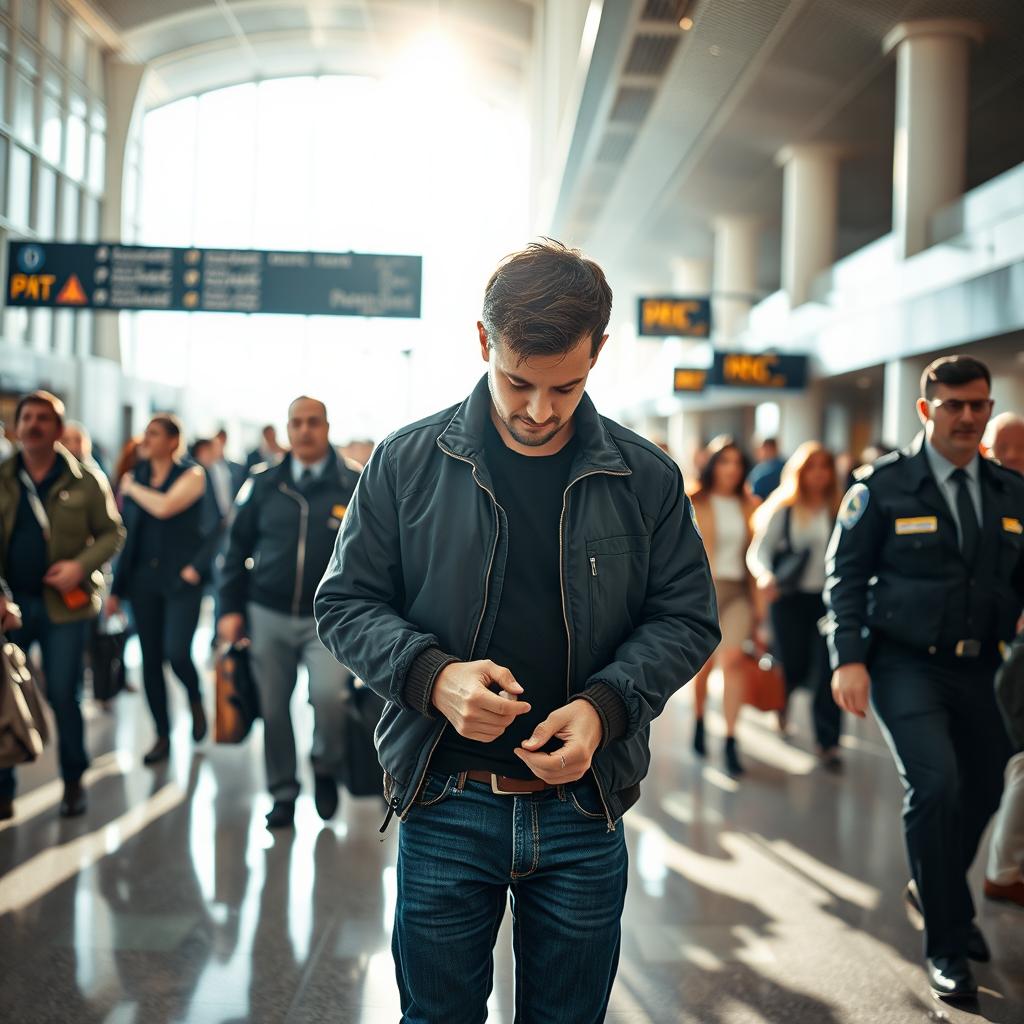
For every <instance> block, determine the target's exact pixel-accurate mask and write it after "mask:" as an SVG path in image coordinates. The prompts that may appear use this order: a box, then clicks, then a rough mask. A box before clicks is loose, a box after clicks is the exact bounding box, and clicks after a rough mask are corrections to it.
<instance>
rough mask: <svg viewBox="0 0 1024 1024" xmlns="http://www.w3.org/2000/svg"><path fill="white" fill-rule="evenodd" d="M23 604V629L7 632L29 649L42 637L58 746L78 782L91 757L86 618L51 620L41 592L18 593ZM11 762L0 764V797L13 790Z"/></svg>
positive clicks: (65, 770)
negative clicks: (84, 704) (85, 721)
mask: <svg viewBox="0 0 1024 1024" xmlns="http://www.w3.org/2000/svg"><path fill="white" fill-rule="evenodd" d="M14 600H15V601H16V603H17V604H18V606H19V607H20V608H21V621H22V627H21V629H18V630H15V631H14V632H12V633H10V634H9V638H10V640H11V642H12V643H15V644H17V645H18V646H19V647H20V648H21V649H22V650H23V651H25V653H26V654H27V653H28V651H29V648H31V646H32V645H33V644H34V643H38V644H39V647H40V649H41V650H42V654H43V675H44V676H45V679H46V699H47V700H48V701H49V703H50V707H51V708H53V715H54V718H56V720H57V751H58V755H59V760H60V771H61V775H62V776H63V778H64V781H65V782H77V781H78V780H79V779H80V778H81V777H82V773H83V772H84V771H85V769H86V768H88V767H89V758H88V757H87V755H86V753H85V736H84V729H83V726H82V708H81V700H82V672H83V665H82V658H83V656H84V654H85V642H86V638H87V636H88V629H89V623H88V622H63V623H55V622H51V621H50V617H49V615H47V613H46V604H45V602H44V601H43V598H42V596H31V597H26V596H24V595H22V596H19V595H17V594H15V595H14ZM14 790H15V780H14V769H13V768H0V799H7V800H9V799H11V798H12V797H13V796H14Z"/></svg>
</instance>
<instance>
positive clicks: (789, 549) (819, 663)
mask: <svg viewBox="0 0 1024 1024" xmlns="http://www.w3.org/2000/svg"><path fill="white" fill-rule="evenodd" d="M839 499H840V492H839V483H838V480H837V476H836V464H835V458H834V457H833V455H832V453H831V452H830V451H828V449H826V448H825V447H824V446H823V445H821V444H819V443H818V442H817V441H807V442H805V443H804V444H802V445H800V447H799V448H797V450H796V451H795V452H794V453H793V454H792V456H790V458H789V461H788V462H787V463H786V465H785V467H784V468H783V470H782V478H781V480H780V482H779V486H778V488H777V489H776V490H775V491H773V492H772V493H771V494H770V495H769V497H768V500H767V501H766V502H765V503H764V504H763V505H762V506H761V507H760V508H758V510H757V511H756V512H755V513H754V539H753V542H752V543H751V545H750V550H749V551H748V552H747V567H748V568H749V569H750V572H751V574H752V575H753V576H754V579H755V580H756V581H757V587H758V590H759V591H760V593H761V594H762V596H763V597H764V599H765V600H766V601H768V602H769V603H770V617H771V625H772V632H773V634H774V637H775V644H776V649H777V653H778V655H779V660H780V661H781V662H782V669H783V673H784V675H785V677H786V693H787V696H788V695H789V694H791V693H792V692H793V690H794V689H796V687H798V686H807V687H808V689H809V690H810V691H811V693H812V695H813V708H814V713H813V718H814V734H815V738H816V739H817V742H818V752H819V756H820V758H821V763H822V765H823V766H824V767H825V768H827V769H828V770H830V771H838V770H839V769H840V768H841V767H842V762H841V760H840V758H839V735H840V711H839V707H838V705H837V704H836V703H835V701H834V700H833V699H832V671H831V669H830V667H829V660H828V648H827V646H826V643H825V639H824V637H823V636H822V635H821V633H820V631H819V629H818V623H819V621H820V620H821V619H822V618H823V617H824V615H825V605H824V603H823V601H822V597H821V592H822V590H823V589H824V586H825V551H826V549H827V548H828V542H829V538H830V537H831V536H832V530H833V527H834V526H835V520H836V513H837V511H838V509H839ZM785 721H786V719H785V712H783V713H782V714H781V715H780V724H782V726H783V728H785Z"/></svg>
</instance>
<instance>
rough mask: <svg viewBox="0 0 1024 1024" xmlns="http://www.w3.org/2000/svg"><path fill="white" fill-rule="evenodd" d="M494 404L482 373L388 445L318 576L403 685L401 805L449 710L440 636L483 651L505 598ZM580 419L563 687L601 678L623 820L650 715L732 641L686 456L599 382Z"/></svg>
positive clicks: (610, 784) (397, 744) (376, 660)
mask: <svg viewBox="0 0 1024 1024" xmlns="http://www.w3.org/2000/svg"><path fill="white" fill-rule="evenodd" d="M490 410H491V400H490V394H489V392H488V389H487V378H486V377H484V378H482V379H481V381H480V383H479V384H478V385H477V387H476V388H475V389H474V391H473V393H472V394H471V395H470V397H469V398H468V399H467V400H466V401H465V402H463V403H462V405H460V406H456V407H453V408H450V409H447V410H445V411H444V412H441V413H438V414H437V415H436V416H432V417H430V418H428V419H426V420H423V421H421V422H420V423H417V424H413V425H412V426H408V427H405V428H403V429H402V430H399V431H398V432H396V433H395V434H392V435H391V436H390V437H389V438H387V439H386V440H385V441H384V442H383V443H382V444H381V445H380V446H379V447H378V448H377V450H376V451H375V452H374V453H373V457H372V458H371V459H370V461H369V463H368V464H367V467H366V469H365V470H364V471H363V476H362V479H361V480H360V482H359V487H358V488H357V490H356V494H355V497H354V498H353V500H352V505H351V506H350V508H349V512H348V516H347V517H346V519H345V525H344V528H343V530H342V533H341V535H340V537H339V538H338V544H337V547H336V548H335V551H334V557H333V558H332V560H331V564H330V566H329V568H328V570H327V575H326V576H325V577H324V580H323V582H322V583H321V584H320V589H319V590H318V591H317V596H316V606H315V607H316V617H317V626H318V631H319V634H320V638H321V640H323V642H324V644H325V645H326V646H327V647H328V649H329V650H331V651H332V652H333V653H334V655H335V657H336V658H337V659H338V660H339V661H340V662H342V663H343V664H345V665H348V666H349V667H350V668H351V669H352V671H354V672H355V673H356V674H357V675H358V676H359V677H360V678H361V679H363V680H365V681H366V683H367V684H368V685H369V686H371V687H372V688H373V689H374V690H375V691H376V692H377V693H378V694H379V695H380V696H381V697H384V698H385V699H386V700H387V701H388V704H387V706H386V708H385V709H384V713H383V715H382V717H381V720H380V724H379V725H378V726H377V733H376V740H377V752H378V755H379V757H380V761H381V764H382V765H383V767H384V770H385V773H386V775H385V795H386V796H387V798H388V801H389V803H390V806H391V808H392V810H393V811H397V812H398V813H399V814H400V815H401V816H403V817H404V816H405V815H407V814H408V813H409V810H410V808H411V806H412V804H413V802H414V801H415V799H416V795H417V793H418V792H419V789H420V787H421V786H422V784H423V780H424V778H425V775H426V772H427V769H428V765H429V762H430V757H431V755H432V753H433V751H434V749H435V748H436V747H437V745H438V743H439V741H440V739H441V734H442V733H443V731H444V729H445V728H446V727H447V722H446V720H445V719H444V718H443V717H441V716H440V715H438V714H437V713H436V711H435V710H434V709H433V708H431V707H430V706H429V704H428V699H429V691H430V683H431V681H432V680H431V676H430V673H429V671H426V672H425V671H423V666H424V662H426V663H427V667H428V668H429V667H430V664H431V652H435V653H436V652H437V651H438V649H440V650H441V651H444V652H448V653H449V654H450V655H452V656H454V657H456V658H458V659H460V660H463V661H472V660H476V659H480V658H485V657H486V656H487V648H488V645H489V642H490V635H491V630H492V629H493V627H494V621H495V618H496V615H497V611H498V605H499V602H500V600H501V587H502V580H503V577H504V574H505V562H506V557H507V548H508V537H507V532H506V529H505V527H504V525H503V513H502V511H501V509H500V508H499V507H498V505H497V503H496V501H495V498H494V488H493V484H492V482H491V477H490V475H489V473H488V468H487V464H486V461H485V458H484V436H485V429H484V428H485V425H486V421H487V417H489V416H490ZM574 422H575V427H576V436H577V439H578V441H579V452H578V454H577V455H576V457H575V460H574V462H573V464H572V466H571V468H570V474H569V483H568V486H567V488H566V491H565V497H564V501H563V506H564V507H563V513H562V535H561V538H560V539H561V550H562V564H561V577H562V607H563V612H564V618H565V628H566V632H567V635H568V640H569V666H568V672H567V678H566V701H567V702H568V701H569V700H570V699H574V698H575V697H576V696H581V695H584V694H589V695H591V696H592V697H593V699H592V700H591V696H587V697H585V698H584V699H588V700H590V701H591V703H592V704H594V705H595V706H596V707H597V710H598V713H599V714H600V715H601V717H602V723H603V724H604V725H605V741H606V742H605V745H604V746H603V747H602V749H600V750H599V751H597V752H596V754H595V755H594V760H593V774H594V778H595V781H596V782H597V785H598V788H599V789H600V791H601V795H602V799H603V801H604V804H605V812H606V817H607V819H608V823H609V826H610V827H613V825H614V822H615V820H616V819H618V818H620V817H621V816H622V814H623V813H624V812H625V810H626V809H627V808H628V807H629V806H630V805H631V804H632V803H634V802H635V801H636V799H637V797H638V796H639V784H640V781H641V780H642V779H643V778H644V776H645V775H646V774H647V769H648V765H649V763H650V749H649V745H648V739H649V733H650V725H651V722H652V721H653V720H654V719H655V718H656V717H657V716H658V715H659V714H660V713H661V711H662V710H663V708H664V707H665V704H666V702H667V701H668V699H669V697H671V696H672V694H673V693H675V691H676V690H678V689H679V688H680V687H681V686H682V685H684V684H685V683H686V681H687V680H688V679H690V678H692V677H693V676H694V675H695V674H696V672H697V670H698V669H699V668H700V667H701V666H702V665H703V664H704V662H705V661H707V659H708V657H709V655H710V654H711V653H712V652H713V651H714V649H715V647H716V646H717V644H718V642H719V639H720V633H719V628H718V611H717V607H716V604H715V592H714V587H713V585H712V582H711V574H710V571H709V568H708V560H707V557H706V555H705V553H704V546H703V544H702V543H701V539H700V535H699V534H698V532H697V529H696V526H695V524H694V520H693V510H692V506H691V505H690V502H689V499H688V498H687V497H686V495H685V494H684V492H683V481H682V478H681V476H680V474H679V469H678V467H677V466H676V464H675V463H674V462H673V461H672V460H671V459H670V458H668V456H666V455H665V454H664V453H662V452H661V451H660V450H659V449H658V448H657V447H656V446H654V445H652V444H650V443H649V442H647V441H645V440H643V439H642V438H640V437H638V436H637V435H636V434H634V433H633V432H632V431H629V430H626V429H625V428H624V427H621V426H619V425H618V424H616V423H613V422H612V421H611V420H608V419H605V418H603V417H601V416H599V415H598V413H597V410H596V409H595V408H594V406H593V403H592V402H591V401H590V399H589V397H587V396H586V395H584V397H583V400H582V401H581V402H580V404H579V407H578V408H577V410H576V414H575V421H574ZM595 563H596V565H595ZM434 668H435V669H436V663H435V665H434ZM434 674H435V675H436V671H435V672H434ZM616 709H618V710H616Z"/></svg>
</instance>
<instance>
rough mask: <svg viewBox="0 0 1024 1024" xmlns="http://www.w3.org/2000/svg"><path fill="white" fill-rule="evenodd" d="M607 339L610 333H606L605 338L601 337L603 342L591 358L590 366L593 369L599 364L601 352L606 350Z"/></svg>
mask: <svg viewBox="0 0 1024 1024" xmlns="http://www.w3.org/2000/svg"><path fill="white" fill-rule="evenodd" d="M607 340H608V335H607V334H606V335H604V337H603V338H601V344H600V345H598V346H597V351H596V352H595V353H594V354H593V356H591V359H590V368H591V369H593V368H594V367H595V366H597V360H598V357H599V356H600V355H601V352H602V351H603V350H604V343H605V342H606V341H607Z"/></svg>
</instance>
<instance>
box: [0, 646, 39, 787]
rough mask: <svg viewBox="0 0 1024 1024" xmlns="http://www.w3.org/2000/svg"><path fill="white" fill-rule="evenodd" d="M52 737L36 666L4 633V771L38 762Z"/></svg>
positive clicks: (0, 685) (0, 752) (0, 698)
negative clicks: (36, 674)
mask: <svg viewBox="0 0 1024 1024" xmlns="http://www.w3.org/2000/svg"><path fill="white" fill-rule="evenodd" d="M49 738H50V730H49V728H48V727H47V724H46V716H45V715H44V713H43V702H42V699H41V698H40V696H39V689H38V687H37V686H36V681H35V676H34V675H33V672H32V666H31V664H30V662H29V660H28V658H27V657H26V656H25V652H24V651H23V650H22V649H21V648H20V647H19V646H18V645H17V644H13V643H11V641H10V640H8V639H7V637H5V636H4V634H3V633H0V768H13V767H14V765H16V764H24V763H25V762H26V761H34V760H35V759H36V758H37V757H39V755H40V754H41V753H42V752H43V746H44V745H45V744H46V742H47V741H48V740H49Z"/></svg>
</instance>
